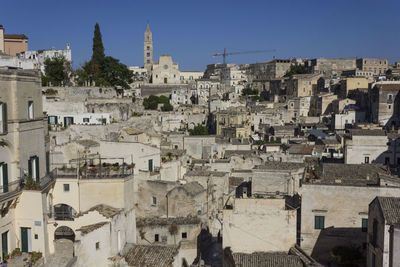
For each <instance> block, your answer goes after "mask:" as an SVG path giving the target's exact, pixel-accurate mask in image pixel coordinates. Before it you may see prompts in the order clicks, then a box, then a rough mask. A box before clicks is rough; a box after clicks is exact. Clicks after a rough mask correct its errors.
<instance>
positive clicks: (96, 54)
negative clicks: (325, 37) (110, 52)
mask: <svg viewBox="0 0 400 267" xmlns="http://www.w3.org/2000/svg"><path fill="white" fill-rule="evenodd" d="M92 49H93V54H92V59H91V62H92V63H93V64H95V65H98V66H101V65H102V64H103V61H104V59H105V57H106V56H105V54H104V46H103V38H102V36H101V32H100V26H99V23H96V25H94V36H93V48H92Z"/></svg>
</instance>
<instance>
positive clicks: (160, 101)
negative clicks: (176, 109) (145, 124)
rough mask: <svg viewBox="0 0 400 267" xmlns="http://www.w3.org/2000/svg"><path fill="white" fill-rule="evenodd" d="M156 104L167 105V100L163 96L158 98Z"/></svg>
mask: <svg viewBox="0 0 400 267" xmlns="http://www.w3.org/2000/svg"><path fill="white" fill-rule="evenodd" d="M158 103H163V104H167V103H168V104H169V98H168V97H166V96H165V95H162V96H159V97H158Z"/></svg>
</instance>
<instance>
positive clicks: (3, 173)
mask: <svg viewBox="0 0 400 267" xmlns="http://www.w3.org/2000/svg"><path fill="white" fill-rule="evenodd" d="M0 185H1V187H2V188H3V193H7V192H8V168H7V164H6V163H4V162H1V163H0Z"/></svg>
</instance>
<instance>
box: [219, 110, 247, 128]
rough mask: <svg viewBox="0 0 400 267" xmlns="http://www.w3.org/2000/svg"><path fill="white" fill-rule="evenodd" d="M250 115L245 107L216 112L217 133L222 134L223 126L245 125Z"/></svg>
mask: <svg viewBox="0 0 400 267" xmlns="http://www.w3.org/2000/svg"><path fill="white" fill-rule="evenodd" d="M249 119H250V117H249V116H248V113H247V111H246V109H245V108H239V109H238V108H233V109H229V110H223V111H220V112H217V113H216V114H215V121H216V129H217V131H216V132H217V135H222V128H223V127H231V126H245V125H247V124H248V122H249Z"/></svg>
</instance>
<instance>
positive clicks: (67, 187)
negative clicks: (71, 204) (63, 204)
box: [64, 184, 69, 192]
mask: <svg viewBox="0 0 400 267" xmlns="http://www.w3.org/2000/svg"><path fill="white" fill-rule="evenodd" d="M64 192H69V184H64Z"/></svg>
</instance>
